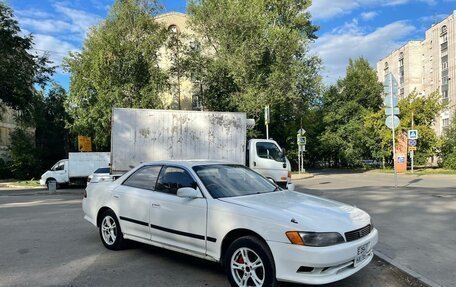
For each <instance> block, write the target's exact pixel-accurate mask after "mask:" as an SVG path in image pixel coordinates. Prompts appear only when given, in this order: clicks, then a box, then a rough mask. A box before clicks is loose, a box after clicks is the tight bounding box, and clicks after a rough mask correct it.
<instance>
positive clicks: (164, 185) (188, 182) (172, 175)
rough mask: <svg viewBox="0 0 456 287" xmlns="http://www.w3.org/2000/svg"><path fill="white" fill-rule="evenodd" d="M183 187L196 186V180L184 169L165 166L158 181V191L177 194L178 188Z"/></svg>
mask: <svg viewBox="0 0 456 287" xmlns="http://www.w3.org/2000/svg"><path fill="white" fill-rule="evenodd" d="M181 187H193V188H196V182H195V181H194V180H193V178H192V177H191V175H190V174H189V173H188V172H187V171H186V170H184V169H181V168H177V167H165V168H163V170H162V171H161V173H160V176H159V178H158V181H157V188H156V191H160V192H165V193H170V194H177V190H178V189H179V188H181Z"/></svg>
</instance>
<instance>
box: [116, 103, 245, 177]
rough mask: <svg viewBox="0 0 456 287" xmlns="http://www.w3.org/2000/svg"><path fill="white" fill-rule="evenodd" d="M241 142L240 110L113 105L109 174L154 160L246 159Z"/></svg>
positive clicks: (243, 135)
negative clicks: (237, 111)
mask: <svg viewBox="0 0 456 287" xmlns="http://www.w3.org/2000/svg"><path fill="white" fill-rule="evenodd" d="M245 145H246V115H245V113H225V112H200V111H176V110H146V109H114V110H113V115H112V134H111V163H112V167H111V168H112V172H113V173H117V172H125V171H128V170H130V169H132V168H133V167H135V166H137V165H138V164H140V163H144V162H149V161H156V160H173V159H175V160H188V159H210V160H223V161H229V162H234V163H239V164H245V152H246V147H245Z"/></svg>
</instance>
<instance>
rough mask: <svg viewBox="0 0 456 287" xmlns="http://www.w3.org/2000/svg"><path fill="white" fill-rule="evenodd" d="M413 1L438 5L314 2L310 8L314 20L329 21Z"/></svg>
mask: <svg viewBox="0 0 456 287" xmlns="http://www.w3.org/2000/svg"><path fill="white" fill-rule="evenodd" d="M412 1H419V2H424V3H427V4H428V5H435V4H437V0H338V1H334V0H314V1H313V2H312V6H310V8H309V12H310V13H311V14H312V17H313V18H314V19H329V18H331V17H336V16H340V15H345V14H350V13H351V12H352V11H353V10H356V9H358V8H366V7H373V6H397V5H403V4H407V3H409V2H412Z"/></svg>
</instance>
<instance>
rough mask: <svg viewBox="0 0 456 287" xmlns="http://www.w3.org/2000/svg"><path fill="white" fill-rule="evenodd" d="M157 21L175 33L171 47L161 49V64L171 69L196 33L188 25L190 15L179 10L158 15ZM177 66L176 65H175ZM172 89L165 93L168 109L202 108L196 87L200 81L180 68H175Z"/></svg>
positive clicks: (164, 97) (164, 67)
mask: <svg viewBox="0 0 456 287" xmlns="http://www.w3.org/2000/svg"><path fill="white" fill-rule="evenodd" d="M155 19H156V21H157V22H159V23H161V24H163V25H165V27H166V28H167V29H168V30H169V31H170V32H172V33H175V39H174V40H173V39H171V41H175V44H174V45H173V44H172V43H171V45H169V46H171V48H169V46H166V47H162V48H161V49H160V66H161V68H163V69H166V70H169V69H170V68H171V67H172V66H173V64H176V61H179V59H180V57H182V50H183V45H188V44H191V39H192V38H194V36H195V33H194V32H193V31H192V30H191V29H190V28H189V26H188V22H187V21H188V17H187V15H186V14H183V13H179V12H170V13H166V14H162V15H159V16H157V17H156V18H155ZM174 66H175V65H174ZM170 82H171V87H170V91H169V92H167V93H165V94H164V95H163V102H164V104H165V108H167V109H179V110H200V109H202V107H201V103H200V100H199V99H198V98H197V96H196V95H195V89H198V88H199V87H200V85H199V83H198V82H197V81H195V80H191V79H189V78H187V77H185V75H183V74H182V72H180V71H179V70H174V71H173V73H172V77H171V81H170Z"/></svg>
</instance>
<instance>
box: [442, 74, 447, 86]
mask: <svg viewBox="0 0 456 287" xmlns="http://www.w3.org/2000/svg"><path fill="white" fill-rule="evenodd" d="M442 85H448V76H443V77H442Z"/></svg>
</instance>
